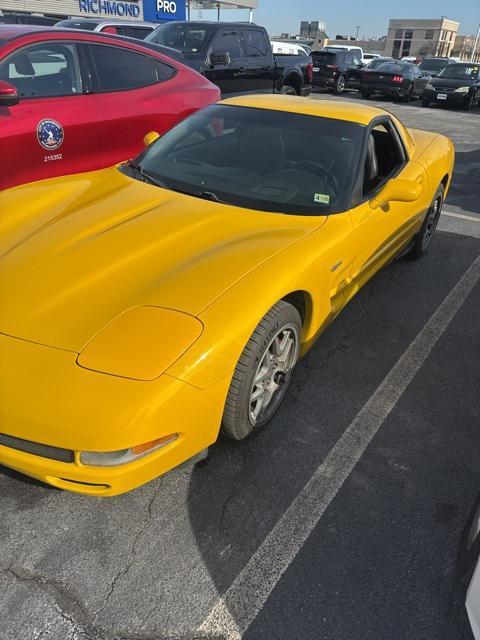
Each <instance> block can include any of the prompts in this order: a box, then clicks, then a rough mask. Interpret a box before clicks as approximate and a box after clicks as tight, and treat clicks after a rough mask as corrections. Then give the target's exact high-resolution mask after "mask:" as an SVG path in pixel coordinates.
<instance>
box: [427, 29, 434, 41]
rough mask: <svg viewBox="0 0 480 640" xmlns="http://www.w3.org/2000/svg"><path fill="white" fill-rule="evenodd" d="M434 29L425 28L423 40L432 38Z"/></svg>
mask: <svg viewBox="0 0 480 640" xmlns="http://www.w3.org/2000/svg"><path fill="white" fill-rule="evenodd" d="M434 31H435V30H434V29H427V30H426V31H425V40H433V34H434Z"/></svg>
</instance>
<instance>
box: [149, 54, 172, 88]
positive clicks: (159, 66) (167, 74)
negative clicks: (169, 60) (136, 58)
mask: <svg viewBox="0 0 480 640" xmlns="http://www.w3.org/2000/svg"><path fill="white" fill-rule="evenodd" d="M150 64H152V65H153V66H154V68H155V70H156V72H157V82H164V81H165V80H170V78H173V76H174V75H175V72H176V69H175V67H171V66H170V65H169V64H165V63H164V62H161V61H160V60H157V58H150Z"/></svg>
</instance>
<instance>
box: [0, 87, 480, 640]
mask: <svg viewBox="0 0 480 640" xmlns="http://www.w3.org/2000/svg"><path fill="white" fill-rule="evenodd" d="M314 97H315V99H327V100H336V99H337V98H336V97H333V96H331V95H329V94H326V93H324V92H318V93H317V94H315V96H314ZM342 99H347V100H358V99H359V98H358V97H357V94H356V93H347V94H345V96H343V98H342ZM368 102H369V103H371V104H378V105H379V106H382V107H385V108H388V109H391V110H392V111H393V112H394V113H395V114H397V115H399V116H400V117H401V119H402V120H403V121H404V123H405V124H406V125H407V126H410V127H416V128H421V129H428V130H432V131H437V132H439V133H443V134H445V135H448V136H450V137H451V138H452V139H453V141H454V143H455V147H456V154H457V155H456V168H455V174H454V181H453V184H452V187H451V191H450V193H449V196H448V198H447V201H446V204H445V207H444V214H443V215H442V218H441V220H440V224H439V228H438V231H437V235H436V237H435V240H434V241H433V244H432V246H431V248H430V250H429V252H428V253H427V255H426V256H424V257H423V258H422V259H421V260H420V261H417V262H413V261H410V260H408V259H400V260H398V261H396V262H394V263H393V264H391V265H390V266H389V267H388V268H386V269H385V270H383V271H382V272H381V273H380V274H379V275H377V276H376V277H375V278H374V279H373V280H372V281H371V282H370V283H369V284H368V285H367V286H366V287H365V288H364V289H363V290H362V291H361V293H360V294H359V295H357V296H356V298H354V300H353V301H352V302H351V303H350V304H349V305H348V307H347V308H346V309H345V310H344V311H343V313H342V314H341V315H340V316H339V318H338V319H337V320H336V321H335V322H334V324H333V325H331V326H330V327H329V328H328V329H327V331H326V332H325V333H324V334H323V336H322V337H321V338H320V340H319V341H318V343H317V344H316V346H315V347H314V349H313V350H312V352H310V354H309V355H308V356H307V357H306V358H305V359H304V360H303V361H301V362H300V363H299V365H298V367H297V370H296V374H295V378H296V379H295V381H294V384H293V386H292V389H291V390H290V393H289V395H288V396H287V398H286V400H285V402H284V404H283V407H282V410H281V411H280V413H279V415H278V416H277V417H276V418H275V419H274V420H273V422H272V423H271V424H270V425H269V426H268V427H267V428H266V429H264V430H261V431H259V432H258V433H257V434H255V435H254V437H252V438H250V439H248V440H246V441H244V442H241V443H234V442H231V441H227V440H225V439H222V438H221V439H220V440H219V441H218V442H217V443H216V444H215V446H213V447H212V448H211V450H210V456H209V459H208V460H207V461H206V462H203V463H201V464H198V465H196V466H194V465H193V464H186V465H184V466H183V467H181V468H177V469H175V470H173V471H171V472H170V473H168V474H167V475H166V476H164V477H162V478H160V479H158V480H156V481H153V482H152V483H150V484H149V485H146V486H144V487H142V488H140V489H137V490H135V491H133V492H131V493H129V494H125V495H122V496H120V497H116V498H110V499H97V498H92V497H84V496H79V495H74V494H71V493H67V492H61V491H57V490H55V489H52V488H48V487H45V486H42V485H39V484H38V483H36V482H34V481H32V480H29V479H27V478H23V477H20V476H18V475H17V474H15V473H13V472H10V471H8V470H6V469H2V470H1V473H0V510H1V514H2V518H1V521H0V540H1V545H0V593H1V594H2V596H1V598H2V602H4V603H5V604H4V605H3V606H2V608H1V610H0V639H1V640H24V639H25V640H30V639H35V640H40V639H42V640H66V639H70V640H107V639H109V640H113V639H116V640H127V639H131V640H134V639H136V640H163V639H165V640H166V639H168V640H174V639H178V640H181V639H185V640H186V639H189V640H193V639H197V640H200V639H210V640H220V639H225V640H227V639H228V640H234V639H239V638H241V637H243V638H245V640H270V639H271V640H294V639H295V640H297V639H298V640H327V639H328V640H352V639H359V640H360V639H363V638H371V639H373V640H384V639H385V638H389V639H395V640H397V639H398V640H405V639H407V638H408V639H412V640H413V639H415V640H417V639H418V640H420V639H422V640H470V639H471V638H472V635H471V631H470V628H469V624H468V620H467V616H466V613H465V609H464V601H465V585H464V584H463V583H462V582H461V581H459V580H458V579H457V576H456V573H455V560H456V553H457V546H458V542H459V538H460V534H461V531H462V528H463V526H464V523H465V520H466V518H467V515H468V511H469V508H470V505H471V503H472V501H473V500H474V497H475V495H476V494H477V493H478V491H479V490H480V472H479V465H478V461H479V455H478V452H479V451H480V430H479V423H480V396H479V393H478V382H479V377H480V358H479V352H480V351H479V348H480V336H479V331H478V310H479V309H480V284H479V280H480V260H479V256H480V108H479V107H476V108H474V109H473V110H472V111H471V112H469V113H468V112H464V111H460V110H459V111H456V110H445V109H440V108H433V109H430V108H429V109H426V108H422V107H421V105H420V102H419V101H413V102H411V103H410V104H408V105H403V104H402V105H400V104H396V103H394V102H392V101H375V100H369V101H368Z"/></svg>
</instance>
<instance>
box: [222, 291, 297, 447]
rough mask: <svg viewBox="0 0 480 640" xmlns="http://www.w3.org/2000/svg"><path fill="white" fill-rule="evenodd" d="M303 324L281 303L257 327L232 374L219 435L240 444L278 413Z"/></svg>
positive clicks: (288, 380) (295, 313)
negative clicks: (239, 441) (238, 441)
mask: <svg viewBox="0 0 480 640" xmlns="http://www.w3.org/2000/svg"><path fill="white" fill-rule="evenodd" d="M301 333H302V321H301V318H300V314H299V313H298V311H297V309H296V308H295V307H294V306H293V305H291V304H289V303H288V302H285V301H284V300H280V301H279V302H277V304H275V305H274V306H273V307H272V308H271V309H270V311H268V312H267V313H266V314H265V316H264V317H263V318H262V320H260V322H259V323H258V325H257V327H256V329H255V331H254V332H253V333H252V335H251V337H250V340H249V341H248V342H247V344H246V346H245V348H244V350H243V352H242V355H241V356H240V359H239V360H238V363H237V366H236V368H235V371H234V373H233V377H232V381H231V383H230V389H229V390H228V394H227V399H226V402H225V409H224V413H223V419H222V432H223V433H224V434H225V435H226V436H228V437H229V438H232V439H233V440H243V439H244V438H246V437H247V436H248V435H249V434H250V433H251V432H252V431H253V429H257V428H259V427H263V426H264V425H265V424H266V423H267V422H268V421H269V420H271V418H273V416H274V415H275V413H276V412H277V409H278V407H279V406H280V403H281V401H282V400H283V398H284V397H285V393H286V392H287V389H288V387H289V384H290V381H291V378H292V373H293V368H294V366H295V363H296V362H297V359H298V353H299V349H300V336H301Z"/></svg>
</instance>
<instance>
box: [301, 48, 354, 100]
mask: <svg viewBox="0 0 480 640" xmlns="http://www.w3.org/2000/svg"><path fill="white" fill-rule="evenodd" d="M312 61H313V78H312V84H313V86H314V87H328V88H329V89H332V91H333V92H334V93H336V94H337V95H340V94H341V93H343V91H344V90H345V89H358V88H359V86H360V79H361V75H362V69H363V67H364V66H365V65H364V64H363V63H362V61H361V60H360V58H359V57H358V56H357V55H356V54H355V53H353V52H352V51H348V50H347V49H345V50H344V51H340V50H339V51H327V50H326V49H321V50H320V51H312Z"/></svg>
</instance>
